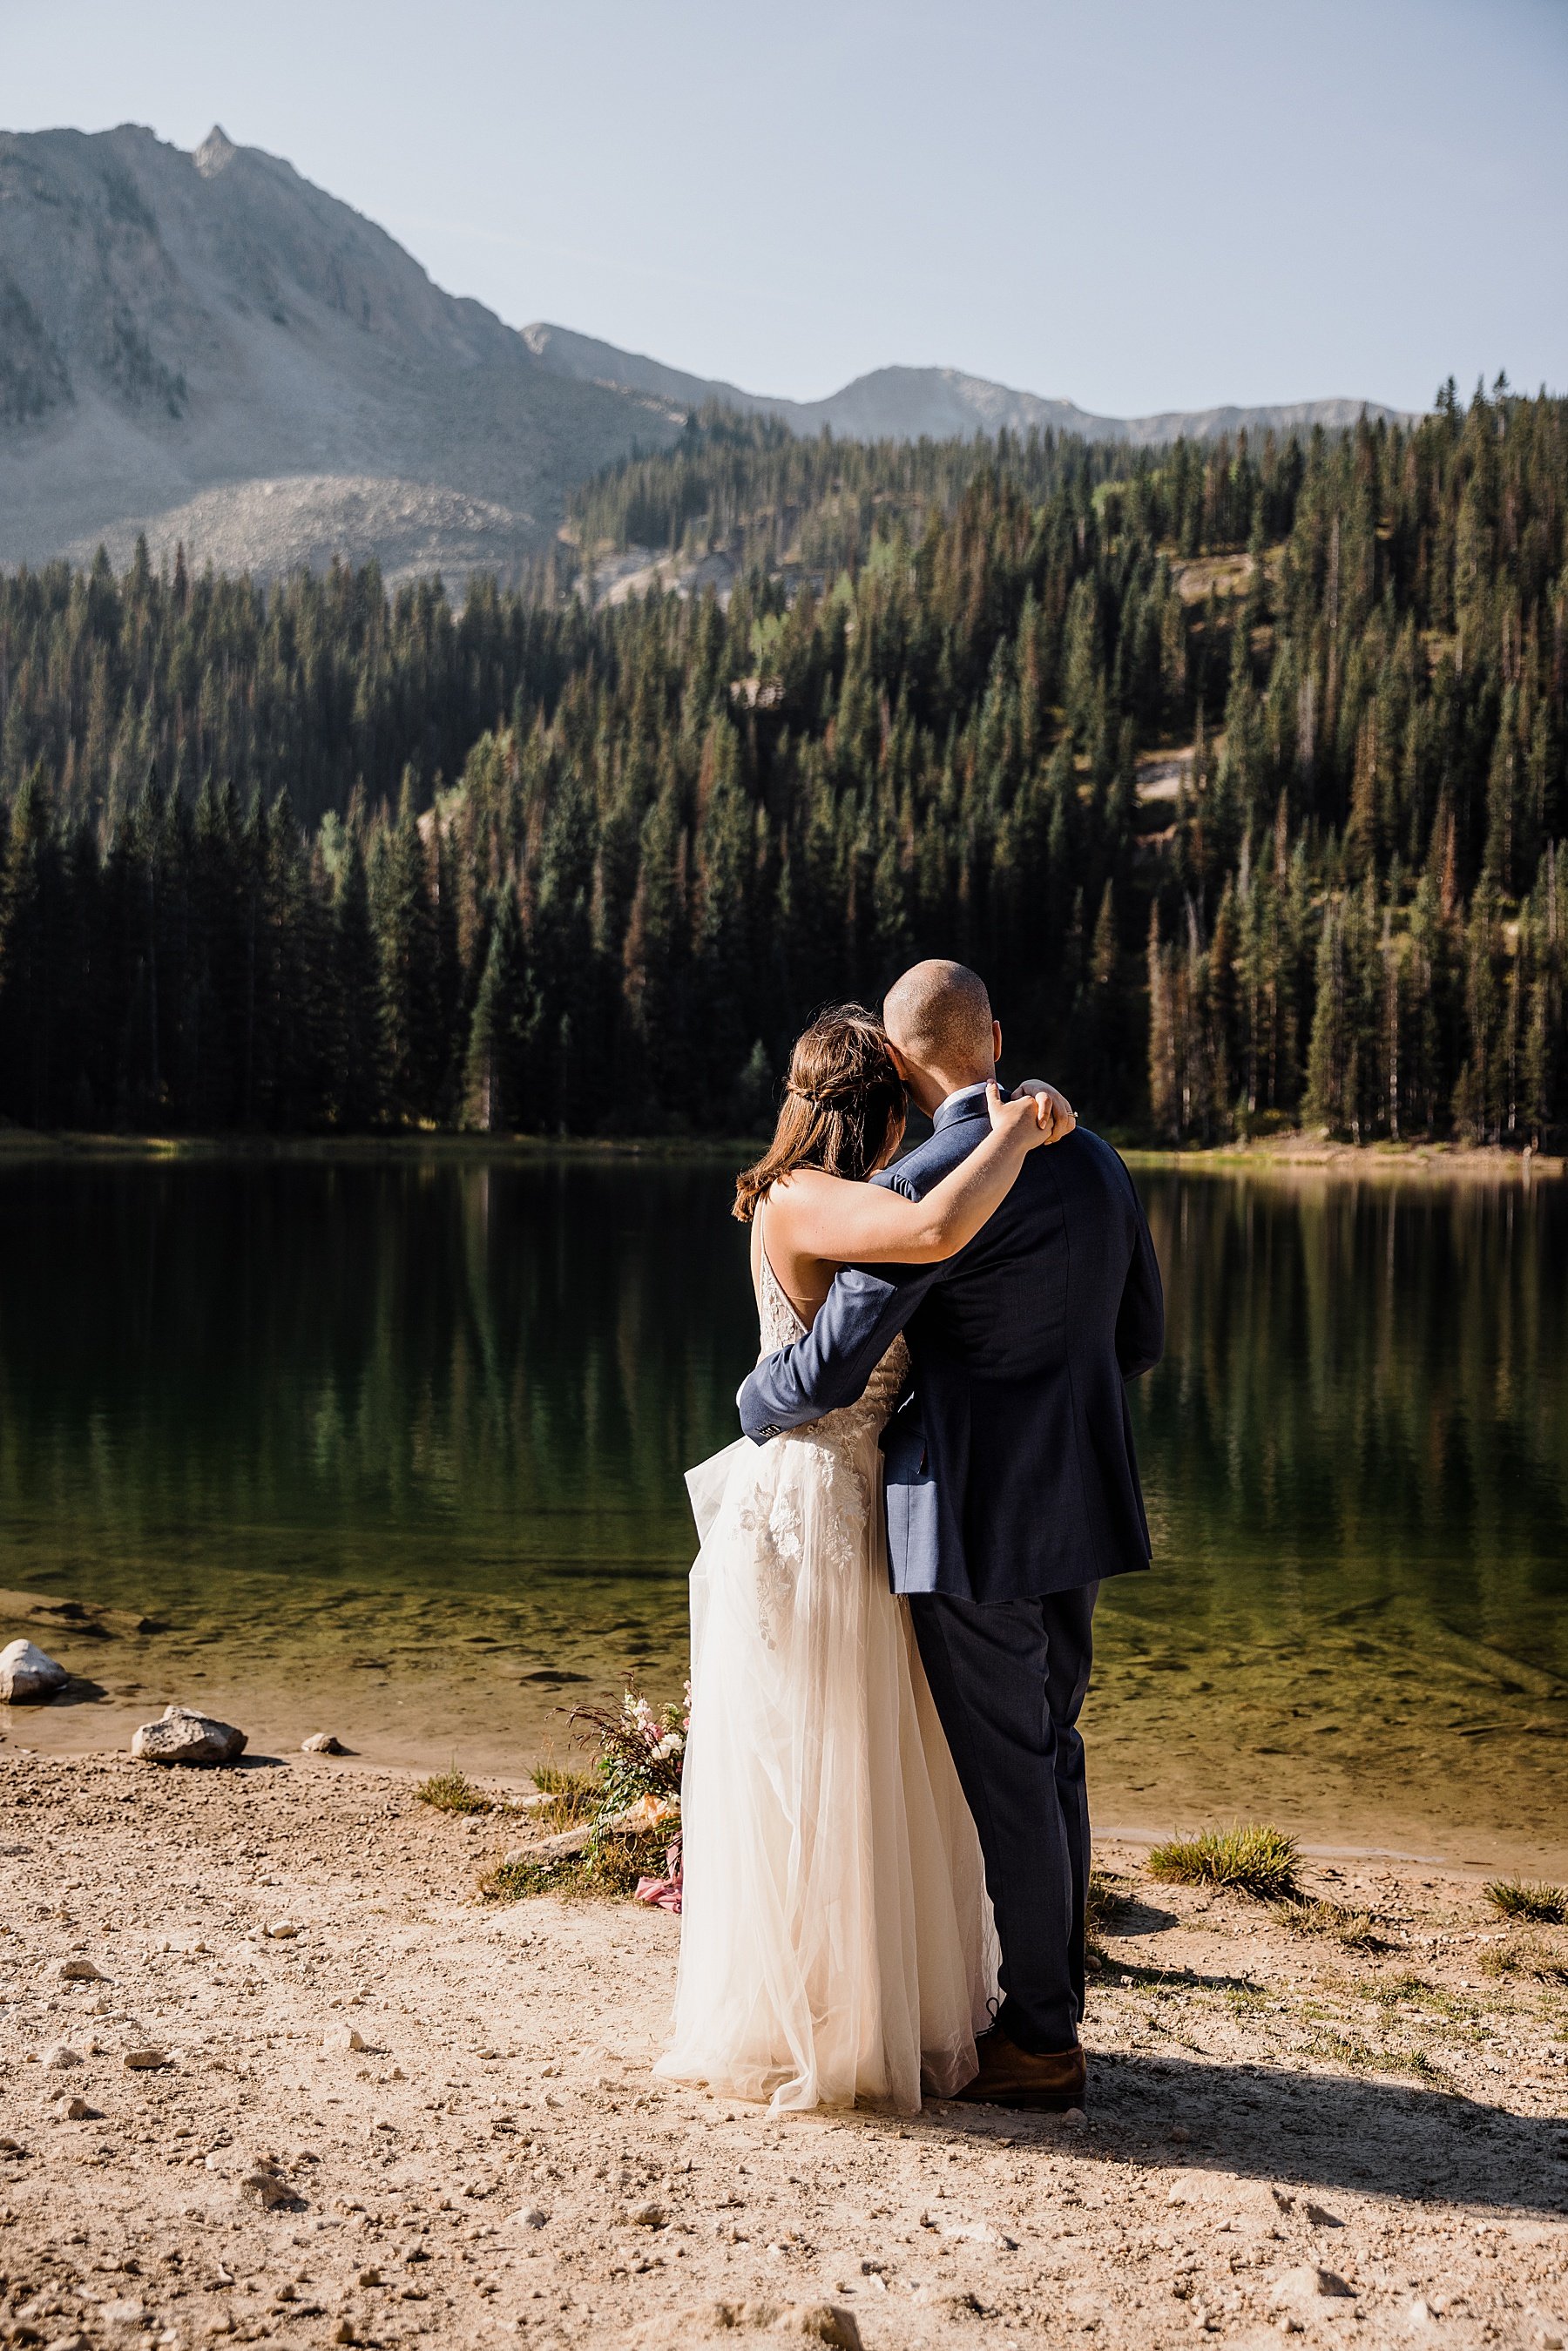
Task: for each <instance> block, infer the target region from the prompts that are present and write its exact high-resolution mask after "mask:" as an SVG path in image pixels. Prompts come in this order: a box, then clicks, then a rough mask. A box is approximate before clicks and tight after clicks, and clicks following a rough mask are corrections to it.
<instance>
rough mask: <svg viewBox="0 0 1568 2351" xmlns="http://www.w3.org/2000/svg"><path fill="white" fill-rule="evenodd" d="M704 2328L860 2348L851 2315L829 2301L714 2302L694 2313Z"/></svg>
mask: <svg viewBox="0 0 1568 2351" xmlns="http://www.w3.org/2000/svg"><path fill="white" fill-rule="evenodd" d="M698 2319H699V2323H700V2324H701V2325H703V2326H704V2327H705V2328H708V2329H712V2330H714V2331H716V2332H719V2333H727V2332H728V2331H729V2330H730V2329H731V2328H741V2327H745V2328H747V2329H756V2330H757V2331H758V2332H762V2331H766V2332H767V2333H768V2334H769V2335H805V2336H806V2337H807V2338H808V2339H809V2340H810V2341H811V2342H813V2343H831V2344H836V2345H837V2346H838V2351H863V2346H862V2343H861V2333H860V2328H859V2327H858V2326H857V2325H855V2322H854V2318H853V2315H852V2313H851V2312H849V2311H847V2310H841V2309H839V2308H838V2306H837V2305H836V2304H833V2303H831V2302H810V2303H807V2302H790V2303H785V2304H783V2305H782V2306H780V2304H778V2303H776V2302H715V2303H710V2304H709V2305H708V2307H707V2308H706V2310H705V2311H702V2312H701V2313H699V2314H698Z"/></svg>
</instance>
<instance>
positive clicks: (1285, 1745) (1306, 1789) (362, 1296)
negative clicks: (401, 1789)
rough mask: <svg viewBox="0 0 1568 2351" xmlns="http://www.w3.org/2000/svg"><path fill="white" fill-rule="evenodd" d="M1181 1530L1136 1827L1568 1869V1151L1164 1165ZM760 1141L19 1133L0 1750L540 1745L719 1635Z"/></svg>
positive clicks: (1150, 1392) (1169, 1469) (1158, 1573)
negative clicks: (212, 1718) (645, 1147)
mask: <svg viewBox="0 0 1568 2351" xmlns="http://www.w3.org/2000/svg"><path fill="white" fill-rule="evenodd" d="M1134 1172H1135V1175H1136V1178H1137V1181H1138V1183H1139V1186H1140V1188H1141V1190H1142V1192H1143V1194H1144V1197H1145V1202H1146V1204H1147V1207H1148V1210H1149V1216H1150V1220H1151V1224H1152V1227H1153V1229H1154V1234H1155V1242H1156V1245H1157V1247H1158V1249H1159V1254H1160V1259H1161V1263H1162V1265H1163V1267H1164V1270H1165V1274H1166V1289H1167V1299H1168V1310H1169V1347H1168V1353H1167V1355H1166V1362H1165V1363H1164V1364H1162V1365H1161V1367H1160V1368H1159V1369H1158V1370H1157V1371H1156V1372H1155V1373H1154V1374H1151V1375H1150V1376H1149V1377H1148V1378H1146V1379H1145V1380H1143V1381H1140V1382H1138V1383H1137V1384H1135V1385H1134V1389H1133V1392H1132V1394H1133V1413H1134V1424H1135V1427H1136V1431H1137V1437H1138V1443H1139V1449H1140V1458H1141V1462H1142V1467H1143V1474H1144V1482H1145V1494H1146V1497H1147V1501H1148V1507H1149V1516H1150V1522H1151V1528H1152V1531H1153V1535H1154V1541H1155V1571H1154V1573H1152V1574H1150V1575H1135V1576H1124V1577H1122V1578H1120V1579H1118V1580H1117V1581H1115V1582H1114V1583H1110V1584H1108V1585H1107V1586H1106V1588H1105V1591H1104V1592H1103V1595H1102V1599H1101V1603H1100V1610H1099V1615H1098V1619H1097V1635H1098V1655H1097V1664H1096V1673H1095V1681H1094V1687H1093V1689H1092V1693H1091V1697H1090V1700H1089V1704H1088V1707H1087V1708H1086V1712H1085V1717H1084V1729H1085V1732H1086V1735H1087V1738H1088V1741H1089V1747H1090V1769H1091V1784H1092V1794H1093V1799H1094V1802H1095V1809H1096V1814H1097V1817H1098V1819H1099V1820H1100V1821H1101V1823H1103V1824H1104V1825H1105V1826H1106V1827H1108V1828H1109V1827H1114V1828H1118V1829H1123V1830H1129V1831H1133V1832H1134V1833H1138V1832H1149V1833H1154V1832H1165V1831H1168V1830H1169V1829H1171V1828H1172V1827H1182V1828H1191V1827H1197V1826H1199V1825H1205V1824H1213V1825H1219V1824H1224V1823H1228V1822H1231V1821H1234V1820H1238V1819H1267V1820H1270V1821H1274V1822H1277V1823H1279V1824H1280V1825H1281V1826H1282V1827H1285V1828H1288V1829H1291V1830H1292V1831H1294V1832H1295V1833H1296V1834H1298V1835H1300V1836H1301V1838H1302V1840H1303V1841H1304V1842H1306V1843H1307V1844H1309V1845H1315V1846H1318V1847H1320V1848H1331V1849H1337V1850H1343V1851H1353V1852H1360V1853H1365V1852H1381V1851H1389V1852H1397V1853H1401V1854H1405V1855H1421V1856H1426V1857H1430V1858H1432V1859H1433V1860H1442V1861H1445V1862H1451V1863H1458V1864H1470V1865H1477V1866H1480V1867H1485V1868H1488V1869H1501V1868H1506V1869H1523V1870H1525V1871H1527V1872H1530V1873H1531V1874H1537V1873H1541V1872H1546V1873H1548V1874H1552V1875H1556V1876H1562V1875H1563V1873H1564V1871H1565V1870H1568V1630H1565V1616H1568V1608H1565V1604H1568V1320H1565V1315H1564V1306H1565V1303H1568V1186H1564V1184H1563V1182H1562V1181H1561V1180H1558V1179H1555V1178H1552V1177H1551V1176H1546V1177H1538V1178H1537V1179H1536V1180H1535V1181H1533V1182H1529V1181H1521V1180H1520V1179H1519V1178H1518V1177H1517V1176H1505V1177H1502V1178H1500V1179H1499V1180H1496V1181H1491V1180H1488V1179H1486V1178H1483V1177H1476V1176H1470V1177H1467V1178H1464V1179H1459V1178H1449V1177H1445V1176H1443V1175H1434V1174H1431V1173H1427V1172H1419V1171H1416V1170H1412V1171H1411V1172H1409V1173H1408V1174H1399V1173H1390V1172H1387V1171H1385V1170H1380V1171H1377V1172H1375V1173H1374V1172H1370V1171H1369V1172H1368V1174H1367V1175H1364V1176H1363V1175H1359V1174H1352V1175H1345V1174H1343V1173H1342V1172H1339V1171H1338V1170H1335V1171H1333V1172H1312V1171H1306V1172H1301V1171H1294V1172H1291V1171H1285V1170H1270V1169H1269V1168H1266V1167H1258V1168H1254V1167H1252V1166H1250V1165H1248V1166H1245V1167H1243V1168H1240V1169H1228V1168H1217V1167H1213V1166H1190V1167H1174V1168H1173V1167H1171V1166H1170V1165H1148V1166H1144V1165H1138V1166H1136V1167H1135V1170H1134ZM731 1174H732V1168H731V1165H730V1164H729V1161H728V1160H727V1158H725V1157H723V1156H713V1157H702V1156H691V1157H672V1156H667V1155H659V1154H657V1153H653V1152H651V1153H649V1154H647V1155H617V1156H608V1155H600V1154H594V1153H589V1152H572V1151H563V1152H562V1153H559V1154H552V1153H549V1152H548V1151H542V1150H541V1151H536V1152H521V1151H517V1152H512V1153H497V1154H487V1153H485V1152H484V1151H482V1150H472V1151H470V1150H463V1149H455V1148H454V1149H443V1148H439V1147H433V1148H432V1149H431V1150H430V1151H429V1152H428V1153H420V1152H417V1151H414V1152H409V1153H404V1152H385V1153H379V1154H378V1153H376V1152H374V1151H371V1150H367V1151H366V1152H364V1153H362V1154H354V1153H342V1154H338V1155H329V1154H325V1153H318V1154H311V1153H309V1152H300V1153H298V1154H293V1155H277V1156H258V1155H247V1156H234V1157H225V1156H222V1155H190V1156H185V1155H167V1156H163V1157H159V1156H156V1155H144V1154H113V1153H104V1154H101V1155H99V1154H94V1153H92V1152H87V1151H84V1152H80V1153H77V1154H71V1155H56V1156H40V1157H34V1156H30V1155H23V1154H13V1155H9V1156H7V1157H6V1158H5V1160H3V1161H0V1510H3V1512H4V1524H5V1536H6V1551H7V1554H8V1557H7V1561H6V1563H5V1568H4V1569H3V1570H0V1583H3V1584H4V1585H5V1586H6V1587H7V1589H6V1590H5V1592H4V1593H0V1640H5V1639H10V1638H12V1637H14V1636H16V1635H18V1634H26V1635H28V1636H29V1637H30V1638H33V1639H35V1640H37V1641H38V1642H40V1643H41V1644H42V1646H45V1647H46V1648H47V1649H48V1650H49V1651H50V1652H51V1654H53V1655H55V1656H58V1657H59V1658H60V1659H61V1661H62V1662H63V1663H65V1664H67V1665H68V1667H70V1668H71V1670H72V1672H73V1674H74V1675H75V1677H77V1678H76V1679H75V1680H74V1681H73V1684H72V1686H71V1687H70V1688H69V1689H68V1690H67V1691H66V1692H65V1693H64V1694H63V1695H62V1697H61V1698H58V1699H57V1700H56V1701H55V1702H54V1703H53V1704H52V1705H50V1706H48V1707H45V1708H31V1709H27V1710H26V1712H24V1711H23V1710H22V1709H19V1708H18V1709H7V1710H6V1715H7V1719H5V1722H4V1724H3V1725H0V1734H3V1735H0V1754H3V1753H5V1751H6V1750H7V1749H10V1750H14V1749H16V1748H17V1747H19V1746H30V1747H32V1748H34V1749H35V1750H39V1751H50V1750H67V1749H69V1750H84V1749H103V1748H107V1747H111V1746H119V1747H123V1745H124V1744H125V1743H126V1741H127V1740H129V1737H130V1733H131V1729H133V1728H134V1726H135V1725H136V1724H137V1723H138V1722H141V1721H145V1720H147V1719H149V1718H150V1717H151V1716H152V1715H153V1714H155V1713H157V1712H159V1711H161V1709H162V1707H163V1705H164V1704H165V1703H166V1702H167V1701H169V1700H171V1699H175V1700H179V1701H180V1702H182V1703H184V1704H189V1705H193V1706H197V1707H200V1708H203V1709H204V1710H206V1711H210V1712H213V1713H216V1714H219V1715H221V1716H223V1717H224V1718H225V1719H228V1720H230V1721H235V1722H238V1723H239V1724H241V1725H242V1727H244V1728H245V1729H246V1730H247V1732H248V1733H249V1736H250V1745H251V1752H252V1754H253V1755H256V1756H265V1755H267V1754H283V1753H287V1752H289V1751H292V1750H297V1749H298V1745H299V1742H300V1740H301V1739H302V1738H303V1737H304V1736H305V1735H307V1734H308V1733H310V1732H314V1731H318V1730H329V1731H332V1732H335V1733H336V1734H337V1736H338V1737H339V1738H340V1739H341V1740H342V1741H343V1743H344V1744H345V1746H346V1747H348V1748H349V1749H350V1750H354V1751H356V1752H358V1753H359V1754H361V1755H363V1756H365V1757H367V1758H369V1759H371V1760H374V1761H379V1762H382V1763H390V1764H394V1765H400V1766H406V1767H409V1768H413V1769H418V1770H430V1769H441V1768H444V1767H445V1766H447V1765H449V1764H450V1763H452V1762H453V1761H456V1762H457V1763H458V1764H460V1765H461V1766H462V1767H463V1768H464V1769H465V1770H466V1771H469V1772H470V1773H471V1774H473V1775H475V1776H476V1777H480V1778H483V1777H485V1776H486V1775H488V1774H494V1775H496V1776H497V1777H500V1778H502V1779H506V1780H508V1781H514V1782H515V1781H516V1780H517V1779H519V1778H521V1777H522V1776H523V1775H524V1773H525V1772H526V1771H527V1770H528V1765H529V1764H530V1763H531V1762H532V1761H535V1760H536V1759H537V1758H538V1757H540V1756H543V1755H552V1756H553V1757H554V1758H555V1759H556V1760H557V1761H562V1762H568V1761H574V1760H577V1749H576V1745H575V1742H576V1741H577V1740H578V1739H579V1738H580V1726H578V1725H575V1724H574V1723H573V1721H572V1719H571V1714H572V1709H573V1708H574V1707H578V1706H602V1705H609V1704H613V1703H614V1702H615V1701H616V1698H617V1697H618V1694H619V1693H620V1691H621V1690H622V1687H624V1685H625V1682H626V1679H627V1677H629V1676H630V1677H635V1679H636V1681H637V1684H638V1686H639V1687H642V1688H643V1689H644V1690H646V1692H647V1693H648V1694H649V1695H650V1696H651V1697H653V1698H655V1699H657V1700H661V1701H662V1700H664V1698H673V1697H675V1696H677V1695H678V1693H679V1691H680V1689H681V1686H682V1682H683V1678H684V1676H685V1608H686V1590H685V1577H686V1571H687V1569H688V1567H689V1565H690V1562H691V1556H692V1552H693V1550H694V1547H695V1545H694V1534H693V1530H692V1526H691V1521H690V1518H689V1515H688V1511H687V1507H686V1501H685V1488H684V1485H683V1480H682V1472H683V1470H684V1469H685V1467H686V1466H687V1465H688V1464H690V1463H692V1462H694V1461H696V1460H698V1459H700V1458H703V1457H704V1456H705V1455H706V1454H710V1453H713V1452H716V1450H718V1448H719V1447H722V1446H724V1445H726V1444H727V1443H728V1442H729V1441H730V1440H731V1438H732V1437H734V1436H735V1435H736V1434H737V1424H736V1419H735V1410H734V1393H735V1389H736V1386H737V1382H738V1381H739V1379H740V1378H741V1376H742V1375H743V1374H744V1373H745V1371H746V1370H747V1367H748V1365H749V1364H750V1363H751V1361H752V1360H753V1358H754V1356H755V1353H756V1320H755V1312H754V1309H753V1305H752V1301H751V1293H750V1287H749V1281H748V1278H747V1261H746V1238H745V1234H744V1232H743V1230H742V1228H740V1227H738V1226H737V1225H736V1224H735V1223H734V1222H733V1221H732V1220H731V1218H730V1217H729V1214H728V1205H729V1197H730V1177H731Z"/></svg>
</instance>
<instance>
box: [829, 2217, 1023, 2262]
mask: <svg viewBox="0 0 1568 2351" xmlns="http://www.w3.org/2000/svg"><path fill="white" fill-rule="evenodd" d="M942 2234H943V2235H944V2236H945V2237H953V2238H956V2239H957V2240H959V2241H961V2242H963V2243H965V2244H970V2245H995V2246H996V2247H997V2249H998V2252H1004V2253H1016V2252H1017V2251H1018V2240H1017V2239H1016V2238H1014V2237H1004V2236H1003V2234H1002V2232H1001V2231H1000V2230H999V2229H993V2228H992V2226H991V2224H990V2222H989V2221H988V2220H976V2221H974V2222H972V2223H971V2224H970V2225H968V2226H967V2227H965V2228H962V2229H944V2230H943V2231H942ZM863 2266H864V2264H863V2263H862V2267H863Z"/></svg>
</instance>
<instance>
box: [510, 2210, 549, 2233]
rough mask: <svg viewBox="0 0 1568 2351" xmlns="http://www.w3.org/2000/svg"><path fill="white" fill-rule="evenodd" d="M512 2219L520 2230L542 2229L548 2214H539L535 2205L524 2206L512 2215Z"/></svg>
mask: <svg viewBox="0 0 1568 2351" xmlns="http://www.w3.org/2000/svg"><path fill="white" fill-rule="evenodd" d="M512 2218H513V2220H515V2221H516V2222H517V2226H518V2227H519V2228H521V2229H542V2228H543V2227H544V2224H545V2222H546V2221H547V2220H549V2213H548V2212H541V2211H540V2210H539V2208H538V2205H537V2204H525V2205H524V2206H523V2209H522V2210H521V2211H520V2212H514V2213H513V2215H512Z"/></svg>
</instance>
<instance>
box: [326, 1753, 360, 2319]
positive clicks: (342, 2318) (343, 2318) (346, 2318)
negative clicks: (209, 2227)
mask: <svg viewBox="0 0 1568 2351" xmlns="http://www.w3.org/2000/svg"><path fill="white" fill-rule="evenodd" d="M326 1751H327V1752H330V1751H331V1750H326ZM331 2339H332V2341H333V2342H334V2343H353V2342H355V2341H357V2340H358V2337H357V2336H356V2335H355V2333H354V2322H353V2320H352V2319H351V2318H340V2320H339V2321H338V2324H337V2325H336V2326H334V2327H333V2329H332V2336H331Z"/></svg>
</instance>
